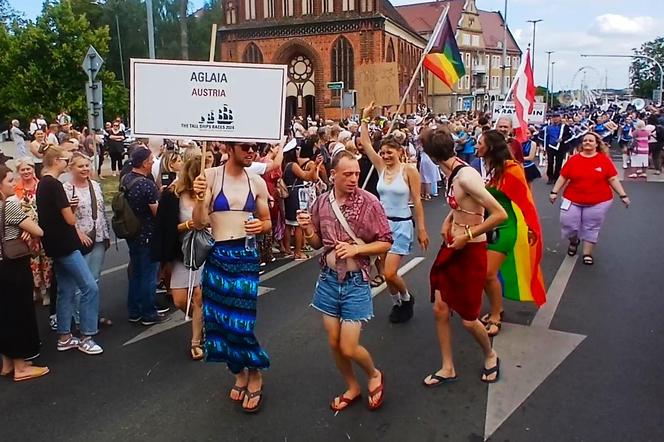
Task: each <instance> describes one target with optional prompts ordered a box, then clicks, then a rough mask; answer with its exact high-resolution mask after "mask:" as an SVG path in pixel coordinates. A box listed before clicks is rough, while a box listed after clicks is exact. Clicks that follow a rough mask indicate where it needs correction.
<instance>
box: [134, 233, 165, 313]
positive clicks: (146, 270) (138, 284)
mask: <svg viewBox="0 0 664 442" xmlns="http://www.w3.org/2000/svg"><path fill="white" fill-rule="evenodd" d="M127 245H128V246H129V266H130V268H129V293H128V295H127V310H128V311H129V317H130V318H142V319H145V320H152V319H155V318H156V317H157V309H156V308H155V306H154V297H155V292H156V291H157V272H158V271H159V263H158V262H154V261H152V258H150V246H148V245H141V244H139V243H138V241H136V240H127Z"/></svg>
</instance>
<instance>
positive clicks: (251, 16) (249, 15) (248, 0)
mask: <svg viewBox="0 0 664 442" xmlns="http://www.w3.org/2000/svg"><path fill="white" fill-rule="evenodd" d="M244 19H245V20H256V0H244Z"/></svg>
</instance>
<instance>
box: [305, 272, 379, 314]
mask: <svg viewBox="0 0 664 442" xmlns="http://www.w3.org/2000/svg"><path fill="white" fill-rule="evenodd" d="M311 306H312V307H313V308H315V309H316V310H318V311H320V312H321V313H323V314H325V315H328V316H333V317H335V318H339V319H340V320H341V321H368V320H369V319H371V318H372V317H373V301H372V299H371V287H369V282H368V281H365V280H364V277H363V276H362V272H348V274H347V275H346V279H344V280H343V281H341V282H339V281H338V280H337V272H335V271H334V270H332V269H329V268H324V269H323V270H322V271H321V273H320V276H319V277H318V282H317V283H316V291H315V292H314V299H313V301H312V302H311Z"/></svg>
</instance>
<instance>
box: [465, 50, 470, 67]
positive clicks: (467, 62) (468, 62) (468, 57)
mask: <svg viewBox="0 0 664 442" xmlns="http://www.w3.org/2000/svg"><path fill="white" fill-rule="evenodd" d="M466 69H468V70H470V52H466Z"/></svg>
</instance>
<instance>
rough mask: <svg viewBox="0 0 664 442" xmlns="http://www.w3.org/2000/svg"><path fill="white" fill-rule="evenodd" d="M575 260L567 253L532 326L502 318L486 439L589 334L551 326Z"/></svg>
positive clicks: (496, 348) (489, 395) (491, 386)
mask: <svg viewBox="0 0 664 442" xmlns="http://www.w3.org/2000/svg"><path fill="white" fill-rule="evenodd" d="M576 261H577V257H576V256H575V257H570V256H567V257H565V259H564V260H563V262H562V263H561V265H560V267H559V268H558V271H557V272H556V276H555V277H554V278H553V281H551V285H550V286H549V289H548V290H547V300H546V304H544V306H543V307H541V308H540V310H539V311H538V312H537V313H536V314H535V318H534V319H533V321H532V323H531V324H530V326H523V325H518V324H508V323H505V322H503V327H502V330H501V332H500V334H499V335H498V336H496V337H495V338H494V340H493V348H494V349H495V350H496V352H497V353H498V355H499V356H500V362H501V364H500V382H497V383H495V384H489V391H488V395H487V407H486V418H485V421H484V440H487V439H488V438H489V437H491V435H492V434H493V433H494V432H495V431H496V430H497V429H498V428H500V426H501V425H502V424H503V423H504V422H505V421H506V420H507V419H508V418H509V417H510V416H511V415H512V413H514V411H516V409H517V408H519V407H520V406H521V404H523V403H524V402H525V400H526V399H528V397H530V395H531V394H532V393H533V392H534V391H535V390H536V389H537V388H538V387H539V386H540V385H541V384H542V383H543V382H544V381H545V380H546V378H548V377H549V375H550V374H551V373H553V371H554V370H555V369H556V368H557V367H558V366H559V365H560V364H561V363H562V362H563V361H564V360H565V359H566V358H567V357H568V356H569V355H570V354H571V353H572V352H573V351H574V350H575V349H576V348H577V347H578V346H579V345H580V344H581V342H583V340H584V339H585V338H586V336H584V335H579V334H575V333H567V332H562V331H557V330H550V329H549V327H550V326H551V321H552V319H553V316H554V315H555V314H556V310H557V309H558V306H559V305H560V300H561V298H562V295H563V293H564V292H565V288H566V287H567V284H568V283H569V279H570V276H571V275H572V271H573V270H574V265H575V264H576Z"/></svg>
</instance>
